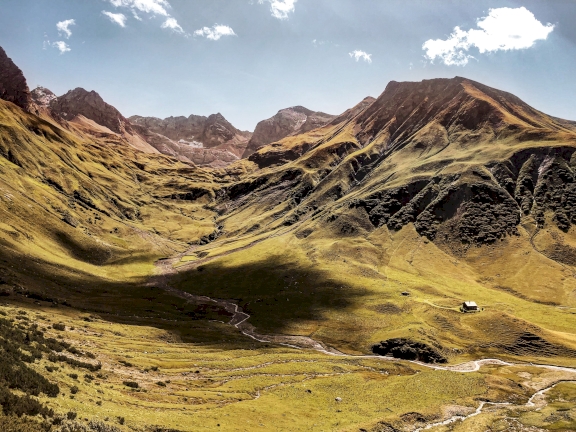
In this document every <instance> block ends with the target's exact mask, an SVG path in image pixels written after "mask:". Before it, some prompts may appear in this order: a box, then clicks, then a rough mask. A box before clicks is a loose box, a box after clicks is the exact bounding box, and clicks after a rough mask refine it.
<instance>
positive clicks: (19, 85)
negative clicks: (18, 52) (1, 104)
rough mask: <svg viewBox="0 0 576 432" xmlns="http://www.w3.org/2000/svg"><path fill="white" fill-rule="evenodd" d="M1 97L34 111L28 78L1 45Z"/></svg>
mask: <svg viewBox="0 0 576 432" xmlns="http://www.w3.org/2000/svg"><path fill="white" fill-rule="evenodd" d="M0 99H4V100H5V101H8V102H12V103H13V104H16V105H18V106H19V107H20V108H22V109H24V110H26V111H34V108H35V107H34V103H33V101H32V96H31V95H30V89H29V88H28V84H27V83H26V78H25V77H24V74H23V73H22V71H21V70H20V68H19V67H18V66H16V65H15V64H14V62H13V61H12V59H11V58H10V57H8V55H7V54H6V52H5V51H4V50H3V49H2V47H0Z"/></svg>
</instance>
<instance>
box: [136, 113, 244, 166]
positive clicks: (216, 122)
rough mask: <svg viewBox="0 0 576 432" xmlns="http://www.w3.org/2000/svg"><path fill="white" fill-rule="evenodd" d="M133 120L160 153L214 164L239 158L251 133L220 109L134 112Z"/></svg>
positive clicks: (199, 162)
mask: <svg viewBox="0 0 576 432" xmlns="http://www.w3.org/2000/svg"><path fill="white" fill-rule="evenodd" d="M130 122H131V123H132V124H133V125H134V127H135V129H136V130H137V131H138V132H139V133H140V135H141V136H143V137H144V138H145V139H146V141H148V142H149V143H150V144H151V145H152V146H154V147H155V148H156V149H157V150H158V151H159V152H160V153H163V154H167V155H170V156H174V157H176V158H180V159H182V160H188V161H191V162H194V163H196V164H197V165H209V166H213V167H223V166H226V165H228V164H229V163H231V162H234V161H237V160H238V159H239V158H240V156H242V153H243V152H244V150H245V148H246V145H247V143H248V140H249V139H250V137H251V135H252V134H251V133H250V132H243V131H240V130H238V129H236V128H235V127H234V126H232V124H230V122H228V121H227V120H226V119H225V118H224V116H222V114H220V113H218V114H212V115H210V116H208V117H204V116H196V115H191V116H189V117H168V118H166V119H159V118H156V117H141V116H132V117H130Z"/></svg>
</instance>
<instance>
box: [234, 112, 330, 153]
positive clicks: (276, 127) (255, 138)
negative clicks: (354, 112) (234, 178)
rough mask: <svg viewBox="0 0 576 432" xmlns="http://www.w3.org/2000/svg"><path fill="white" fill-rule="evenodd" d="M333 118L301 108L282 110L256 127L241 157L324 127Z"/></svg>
mask: <svg viewBox="0 0 576 432" xmlns="http://www.w3.org/2000/svg"><path fill="white" fill-rule="evenodd" d="M335 117H336V116H333V115H330V114H325V113H322V112H314V111H311V110H309V109H307V108H304V107H302V106H295V107H290V108H286V109H282V110H280V111H278V113H276V115H275V116H273V117H271V118H269V119H267V120H263V121H261V122H260V123H258V124H257V125H256V129H255V130H254V134H253V135H252V138H250V141H249V142H248V146H247V147H246V150H245V151H244V154H243V156H242V157H243V158H247V157H248V156H250V155H251V154H252V153H254V152H255V151H257V150H258V149H260V148H261V147H264V146H265V145H267V144H271V143H273V142H275V141H278V140H281V139H282V138H285V137H287V136H290V135H297V134H301V133H305V132H308V131H311V130H312V129H316V128H318V127H321V126H324V125H325V124H327V123H329V122H330V121H331V120H333V119H334V118H335Z"/></svg>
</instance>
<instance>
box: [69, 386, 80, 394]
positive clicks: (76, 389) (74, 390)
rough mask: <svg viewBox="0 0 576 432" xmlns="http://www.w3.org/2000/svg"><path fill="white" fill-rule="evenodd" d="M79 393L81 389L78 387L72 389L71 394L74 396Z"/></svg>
mask: <svg viewBox="0 0 576 432" xmlns="http://www.w3.org/2000/svg"><path fill="white" fill-rule="evenodd" d="M79 391H80V389H79V388H78V387H77V386H72V387H70V393H72V394H73V395H75V394H76V393H78V392H79Z"/></svg>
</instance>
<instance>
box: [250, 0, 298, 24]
mask: <svg viewBox="0 0 576 432" xmlns="http://www.w3.org/2000/svg"><path fill="white" fill-rule="evenodd" d="M265 1H267V2H268V3H270V12H272V16H273V17H274V18H278V19H280V20H285V19H288V16H289V14H290V13H293V12H294V9H295V6H294V5H295V3H296V2H297V1H298V0H258V2H259V3H260V4H262V3H264V2H265Z"/></svg>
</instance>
